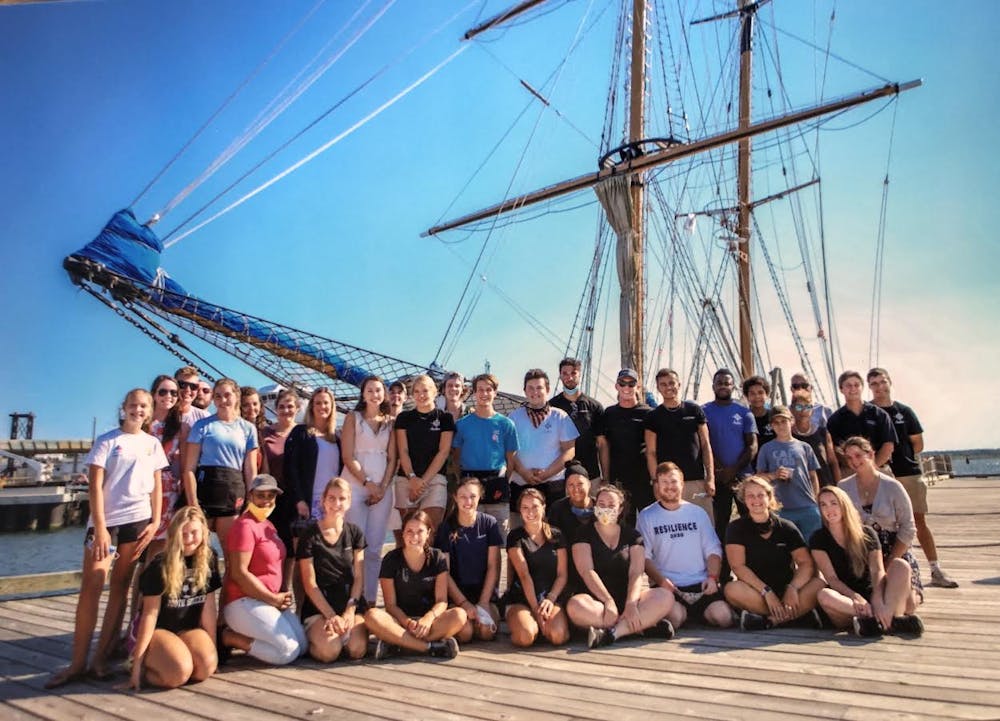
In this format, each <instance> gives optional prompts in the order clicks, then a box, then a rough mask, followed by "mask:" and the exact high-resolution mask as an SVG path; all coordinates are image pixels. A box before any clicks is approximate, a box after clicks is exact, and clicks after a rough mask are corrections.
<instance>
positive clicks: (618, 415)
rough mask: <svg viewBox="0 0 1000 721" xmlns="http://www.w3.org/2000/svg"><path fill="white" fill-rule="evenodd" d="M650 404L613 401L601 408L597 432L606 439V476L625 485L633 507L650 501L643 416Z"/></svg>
mask: <svg viewBox="0 0 1000 721" xmlns="http://www.w3.org/2000/svg"><path fill="white" fill-rule="evenodd" d="M650 411H652V408H650V407H649V406H647V405H646V404H645V403H640V404H639V405H637V406H635V407H633V408H622V407H621V406H620V405H613V406H610V407H608V408H605V409H604V417H603V418H602V419H601V424H600V426H599V427H598V428H597V430H596V433H597V435H599V436H604V437H605V439H606V440H607V443H608V457H609V460H610V462H611V473H610V474H608V477H607V478H605V480H606V481H610V482H611V483H614V484H616V485H619V486H621V487H622V488H624V489H626V490H627V491H628V492H629V493H630V494H631V495H632V505H633V507H634V508H645V507H646V506H648V505H649V504H650V503H652V502H653V487H652V486H651V485H650V483H649V470H648V469H647V468H646V428H645V425H644V423H645V420H646V416H648V415H649V413H650Z"/></svg>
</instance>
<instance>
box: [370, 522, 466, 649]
mask: <svg viewBox="0 0 1000 721" xmlns="http://www.w3.org/2000/svg"><path fill="white" fill-rule="evenodd" d="M433 528H434V527H433V526H432V525H431V519H430V516H429V515H427V513H426V512H424V511H422V510H419V509H418V510H416V511H413V512H412V513H410V515H408V516H407V517H406V520H405V521H403V545H402V547H400V548H396V549H394V550H392V551H389V553H387V554H386V555H385V558H383V559H382V570H381V571H379V582H380V583H381V585H382V598H383V599H384V600H385V608H384V609H383V608H374V607H373V608H371V609H369V610H368V613H367V614H365V625H367V626H368V629H369V630H370V631H371V632H372V634H373V635H374V636H375V638H377V639H378V645H377V646H376V647H375V659H376V660H382V659H384V658H386V657H387V656H390V655H392V654H394V653H396V652H398V651H399V649H400V647H402V648H405V649H407V650H410V651H416V652H417V653H426V654H429V655H431V656H437V657H440V658H455V656H457V655H458V650H459V649H458V641H456V640H455V636H456V635H457V634H458V633H459V632H460V631H461V630H462V628H463V627H464V626H465V622H466V620H467V618H466V615H465V611H463V610H462V609H461V608H457V607H452V608H448V579H449V578H450V576H449V575H448V559H446V558H445V557H444V554H443V553H441V551H439V550H437V549H436V548H432V547H431V535H432V533H433Z"/></svg>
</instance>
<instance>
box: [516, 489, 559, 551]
mask: <svg viewBox="0 0 1000 721" xmlns="http://www.w3.org/2000/svg"><path fill="white" fill-rule="evenodd" d="M525 498H534V499H535V500H536V501H538V502H539V503H541V504H542V535H543V536H545V540H546V542H548V541H551V540H552V526H550V525H549V522H548V520H546V518H545V496H543V495H542V492H541V491H539V490H538V489H537V488H525V489H524V490H523V491H522V492H521V497H520V498H519V499H518V500H517V512H518V513H520V512H521V506H522V505H524V499H525Z"/></svg>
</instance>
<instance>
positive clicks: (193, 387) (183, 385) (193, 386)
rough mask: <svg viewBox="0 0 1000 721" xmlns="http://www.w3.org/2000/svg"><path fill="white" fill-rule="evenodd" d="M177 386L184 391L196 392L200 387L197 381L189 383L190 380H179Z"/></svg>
mask: <svg viewBox="0 0 1000 721" xmlns="http://www.w3.org/2000/svg"><path fill="white" fill-rule="evenodd" d="M177 386H178V387H179V388H180V389H181V390H182V391H194V392H195V393H197V392H198V388H199V387H200V386H199V385H198V384H197V383H189V382H188V381H177Z"/></svg>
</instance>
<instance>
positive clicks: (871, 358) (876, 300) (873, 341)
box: [868, 104, 899, 368]
mask: <svg viewBox="0 0 1000 721" xmlns="http://www.w3.org/2000/svg"><path fill="white" fill-rule="evenodd" d="M898 112H899V105H898V104H897V105H895V106H894V108H893V113H892V123H891V125H890V129H889V149H888V152H887V153H886V159H885V180H883V182H882V207H881V209H880V211H879V219H878V240H877V242H876V244H875V254H876V255H875V279H874V281H873V283H872V317H871V331H870V333H869V337H868V367H869V368H872V367H874V366H876V365H878V353H879V340H880V336H881V331H882V278H883V273H884V271H885V227H886V222H887V217H888V205H889V168H890V166H891V164H892V146H893V141H894V140H895V136H896V116H897V114H898Z"/></svg>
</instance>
